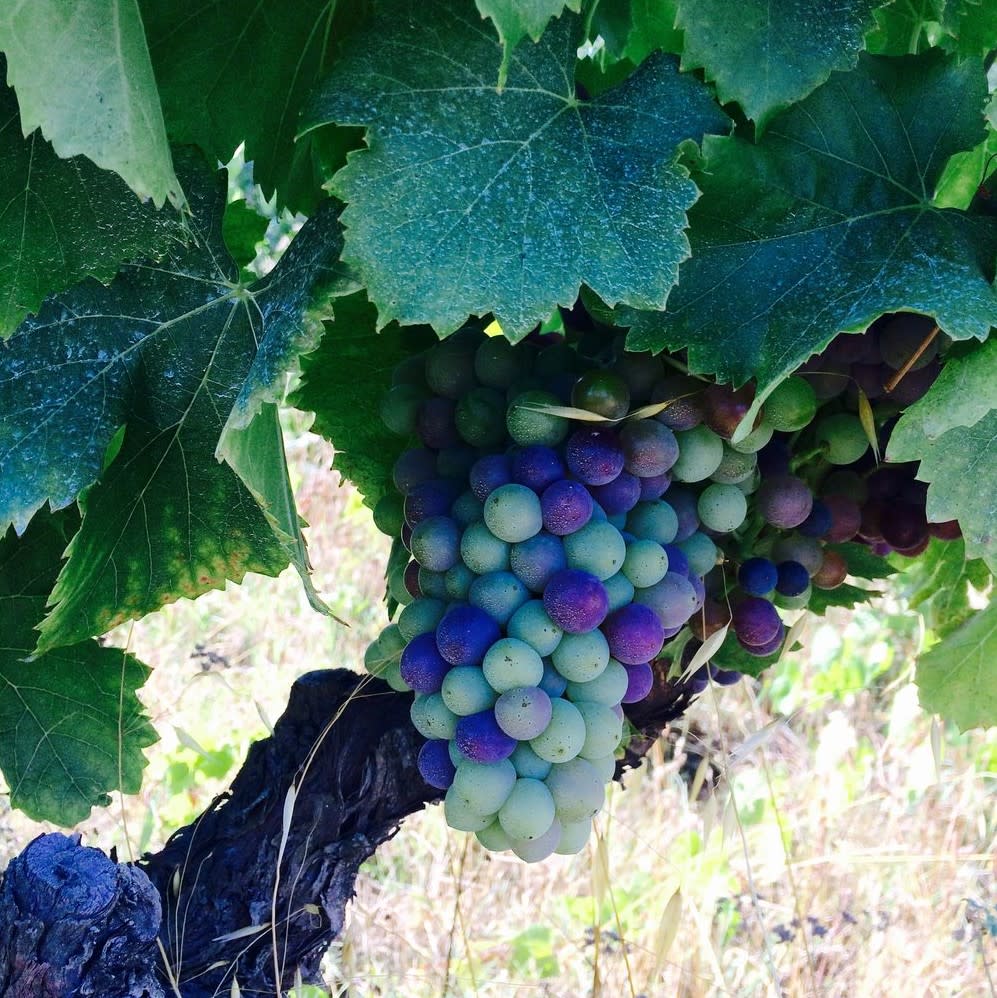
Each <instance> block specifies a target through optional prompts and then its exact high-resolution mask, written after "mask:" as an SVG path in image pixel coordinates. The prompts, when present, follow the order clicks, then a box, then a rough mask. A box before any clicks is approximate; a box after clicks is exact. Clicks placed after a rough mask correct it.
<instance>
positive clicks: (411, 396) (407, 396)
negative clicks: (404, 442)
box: [380, 385, 429, 437]
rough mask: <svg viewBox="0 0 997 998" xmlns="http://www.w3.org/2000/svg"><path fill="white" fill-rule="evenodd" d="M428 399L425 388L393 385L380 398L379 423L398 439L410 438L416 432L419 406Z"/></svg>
mask: <svg viewBox="0 0 997 998" xmlns="http://www.w3.org/2000/svg"><path fill="white" fill-rule="evenodd" d="M428 397H429V395H428V392H427V391H426V389H425V388H419V387H418V386H416V385H395V386H394V387H393V388H389V389H388V391H387V392H385V393H384V395H383V396H382V398H381V405H380V413H381V422H382V423H384V425H385V426H386V427H387V428H388V429H389V430H390V431H391V432H392V433H394V434H396V435H397V436H399V437H410V436H412V434H414V433H415V430H416V419H417V417H418V414H419V406H421V405H422V403H423V402H424V401H425V400H426V399H427V398H428Z"/></svg>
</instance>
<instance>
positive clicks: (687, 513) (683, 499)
mask: <svg viewBox="0 0 997 998" xmlns="http://www.w3.org/2000/svg"><path fill="white" fill-rule="evenodd" d="M667 502H668V505H669V506H671V507H672V509H673V510H674V511H675V515H676V517H678V530H677V532H676V534H675V538H674V540H673V541H672V543H674V544H681V543H682V541H687V540H688V539H689V538H690V537H692V535H693V534H694V533H695V532H696V531H697V530H698V529H699V497H698V496H697V495H696V493H695V492H693V491H692V489H689V488H686V486H684V485H675V486H673V487H672V488H670V489H669V490H668V499H667Z"/></svg>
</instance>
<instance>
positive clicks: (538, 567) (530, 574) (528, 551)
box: [509, 530, 568, 593]
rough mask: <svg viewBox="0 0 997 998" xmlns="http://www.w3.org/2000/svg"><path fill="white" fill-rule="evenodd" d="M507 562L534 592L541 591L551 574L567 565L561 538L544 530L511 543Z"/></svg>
mask: <svg viewBox="0 0 997 998" xmlns="http://www.w3.org/2000/svg"><path fill="white" fill-rule="evenodd" d="M509 563H510V567H511V568H512V571H513V572H514V573H515V575H516V577H517V578H518V579H519V580H520V581H521V582H522V583H523V585H524V586H526V588H527V589H529V590H531V591H532V592H535V593H542V592H543V591H544V589H545V587H546V586H547V583H548V582H549V581H550V579H551V576H552V575H554V573H555V572H560V571H561V570H562V569H564V568H567V567H568V560H567V557H566V556H565V553H564V545H563V544H562V543H561V539H560V538H559V537H555V536H554V534H551V533H548V532H547V531H546V530H541V531H540V533H539V534H534V535H533V536H532V537H531V538H529V540H525V541H520V543H519V544H513V546H512V550H511V552H510V555H509Z"/></svg>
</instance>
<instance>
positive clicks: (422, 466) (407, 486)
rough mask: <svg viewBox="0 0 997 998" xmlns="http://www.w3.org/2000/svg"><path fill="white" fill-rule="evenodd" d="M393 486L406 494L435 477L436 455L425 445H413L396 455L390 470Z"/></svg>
mask: <svg viewBox="0 0 997 998" xmlns="http://www.w3.org/2000/svg"><path fill="white" fill-rule="evenodd" d="M391 477H392V480H393V481H394V483H395V488H397V489H398V491H399V492H401V494H402V495H403V496H404V495H408V494H409V492H411V491H412V489H414V488H415V487H416V486H417V485H421V484H422V483H423V482H428V481H430V480H431V479H434V478H437V477H438V475H437V471H436V455H435V454H434V453H433V452H432V451H431V450H426V448H425V447H413V448H411V449H410V450H407V451H403V452H402V453H401V454H399V455H398V460H397V461H395V466H394V468H393V469H392V472H391Z"/></svg>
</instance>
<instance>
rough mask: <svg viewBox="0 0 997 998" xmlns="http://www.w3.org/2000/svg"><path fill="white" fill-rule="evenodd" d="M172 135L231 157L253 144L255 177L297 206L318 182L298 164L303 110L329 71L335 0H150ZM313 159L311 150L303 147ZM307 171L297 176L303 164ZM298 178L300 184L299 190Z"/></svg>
mask: <svg viewBox="0 0 997 998" xmlns="http://www.w3.org/2000/svg"><path fill="white" fill-rule="evenodd" d="M141 7H142V17H143V19H144V21H145V26H146V33H147V35H148V38H149V50H150V53H151V55H152V64H153V66H154V68H155V70H156V79H157V80H158V82H159V90H160V94H161V95H162V101H163V111H164V114H165V116H166V126H167V130H168V131H169V134H170V138H171V139H172V140H173V141H174V142H193V143H196V144H197V145H198V146H200V147H201V149H203V150H204V151H205V152H206V153H207V154H208V157H209V159H210V160H211V161H212V162H213V161H215V160H217V161H219V162H221V163H227V162H228V161H229V159H231V157H232V154H233V153H234V152H235V150H236V147H237V146H238V145H239V144H240V143H241V142H245V143H246V159H247V160H253V176H254V178H255V180H256V182H257V183H258V184H260V185H261V186H262V187H263V190H264V192H265V193H266V194H267V196H268V197H269V195H270V194H271V192H273V191H274V190H275V189H276V190H277V191H278V196H279V199H280V200H281V201H282V202H284V201H286V200H288V198H289V196H290V200H291V202H292V203H294V204H295V205H297V204H299V203H304V204H305V205H307V199H306V201H305V202H302V198H304V197H305V196H306V192H307V188H308V187H309V186H311V182H312V178H311V175H310V164H308V163H307V162H304V163H301V162H298V160H296V159H295V158H294V156H293V154H294V151H295V150H294V136H295V132H296V131H297V128H298V113H299V110H300V108H301V104H302V102H303V101H304V99H305V97H306V95H307V94H308V92H309V91H310V90H311V88H312V87H313V86H314V85H315V83H316V82H317V80H318V79H319V76H320V74H321V72H322V68H323V64H324V62H325V59H326V56H327V51H328V47H329V43H330V34H331V28H332V19H333V14H334V13H335V10H336V0H295V2H294V3H284V2H281V0H237V2H235V3H232V2H222V0H207V2H204V0H179V2H173V3H157V2H153V0H142V3H141ZM302 153H303V157H304V160H307V158H308V156H307V150H302ZM298 167H301V168H304V167H307V168H308V169H303V172H304V174H305V177H306V179H305V180H304V181H303V182H301V183H297V184H293V183H292V176H293V174H294V171H295V169H296V168H298ZM292 186H293V188H294V189H292Z"/></svg>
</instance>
